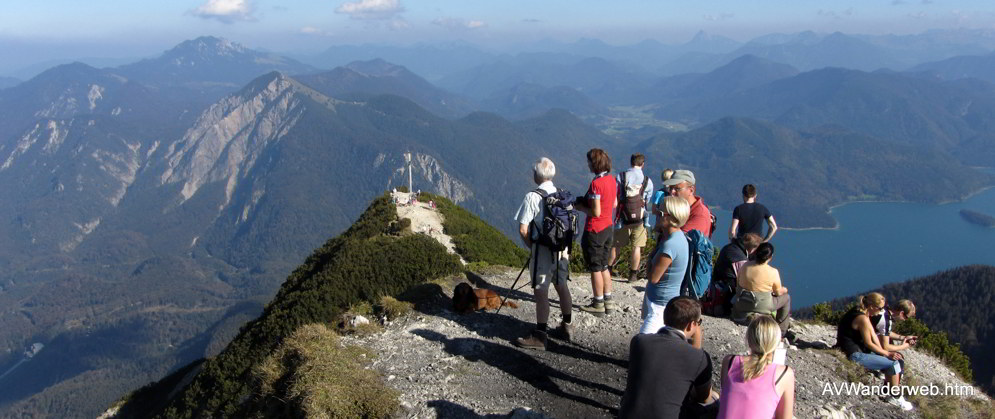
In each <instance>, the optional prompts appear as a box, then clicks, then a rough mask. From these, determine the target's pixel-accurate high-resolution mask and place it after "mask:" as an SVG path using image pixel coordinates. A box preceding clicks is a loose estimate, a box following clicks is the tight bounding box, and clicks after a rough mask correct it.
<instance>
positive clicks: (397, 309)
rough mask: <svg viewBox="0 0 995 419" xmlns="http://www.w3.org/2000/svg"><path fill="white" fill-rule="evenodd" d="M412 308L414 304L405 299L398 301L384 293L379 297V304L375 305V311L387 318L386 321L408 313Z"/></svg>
mask: <svg viewBox="0 0 995 419" xmlns="http://www.w3.org/2000/svg"><path fill="white" fill-rule="evenodd" d="M412 308H414V304H411V303H409V302H405V301H398V300H397V299H396V298H394V297H391V296H389V295H385V296H383V297H381V298H380V304H379V305H378V306H377V311H378V313H379V314H381V315H382V316H383V317H384V318H385V319H387V321H393V320H394V319H397V318H398V317H401V316H404V315H406V314H408V313H410V312H411V309H412Z"/></svg>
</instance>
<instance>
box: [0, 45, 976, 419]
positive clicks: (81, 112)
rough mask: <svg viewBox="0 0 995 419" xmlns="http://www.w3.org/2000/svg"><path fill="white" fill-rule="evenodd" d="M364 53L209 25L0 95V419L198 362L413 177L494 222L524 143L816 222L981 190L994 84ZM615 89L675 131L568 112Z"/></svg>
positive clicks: (569, 165) (779, 67)
mask: <svg viewBox="0 0 995 419" xmlns="http://www.w3.org/2000/svg"><path fill="white" fill-rule="evenodd" d="M712 41H714V42H715V45H714V48H715V49H716V50H720V49H723V48H727V47H729V45H728V43H727V42H724V41H723V40H721V39H713V40H712ZM697 42H702V43H706V42H710V41H709V40H708V39H705V38H702V39H699V40H698V41H697ZM723 45H724V46H723ZM651 46H652V45H643V47H651ZM460 48H462V47H460ZM458 49H459V48H457V50H458ZM417 50H418V49H417V48H415V49H413V50H412V51H417ZM357 51H358V50H354V52H356V53H358V52H357ZM398 51H400V50H398ZM439 51H442V50H437V53H439V54H442V52H439ZM398 53H400V52H398ZM426 57H428V56H426ZM375 58H376V57H371V58H370V60H369V61H359V62H353V61H350V62H348V63H345V64H344V65H343V66H342V67H338V68H334V69H332V70H328V71H322V70H319V69H317V68H315V67H310V66H308V65H306V64H302V63H300V62H298V61H295V60H293V59H289V58H284V57H279V56H274V55H272V54H267V53H262V52H258V51H253V50H251V49H248V48H245V47H243V46H241V45H238V44H235V43H232V42H229V41H226V40H222V39H218V38H212V37H204V38H198V39H195V40H192V41H187V42H184V43H182V44H180V45H178V46H177V47H176V48H173V49H171V50H169V51H167V52H165V53H164V54H163V55H162V56H160V57H158V58H152V59H147V60H143V61H140V62H138V63H134V64H129V65H124V66H120V67H115V68H104V69H97V68H93V67H90V66H87V65H85V64H81V63H75V64H67V65H63V66H59V67H55V68H52V69H49V70H47V71H45V72H43V73H41V74H39V75H38V76H36V77H34V78H32V79H30V80H27V81H24V82H21V83H19V84H17V85H14V86H12V87H8V88H6V89H3V90H0V113H2V114H3V115H4V116H5V117H4V118H3V119H0V193H2V194H3V196H5V197H6V198H5V199H4V200H3V201H2V202H0V267H2V268H4V269H3V270H2V273H0V307H4V309H3V310H2V311H0V374H4V373H5V372H9V373H6V374H4V375H2V376H0V412H3V414H5V415H6V414H10V415H15V414H30V413H39V414H44V415H50V416H61V417H71V416H95V414H97V413H98V412H99V411H100V410H101V409H103V408H104V407H106V404H107V403H109V401H111V400H114V399H116V398H117V397H119V396H120V395H121V394H123V393H124V392H126V391H127V390H128V389H131V388H135V387H137V385H140V384H142V383H145V382H149V381H152V380H154V379H158V378H160V377H162V376H164V375H165V374H167V373H168V372H170V371H173V370H175V369H176V368H179V367H180V366H183V365H187V364H188V363H189V362H190V361H192V360H195V359H198V358H202V357H205V356H211V355H215V354H217V352H218V351H219V350H221V348H223V347H224V345H225V343H227V341H228V340H230V339H231V338H232V337H233V336H235V335H236V334H238V332H239V327H240V326H241V325H242V324H243V323H244V322H245V321H247V320H248V319H252V318H255V317H256V316H257V315H258V314H259V313H260V312H262V310H263V303H264V302H265V301H269V298H270V297H271V296H272V295H273V293H275V292H276V291H277V289H278V288H279V286H280V282H281V281H282V280H284V278H286V277H287V275H288V273H290V272H291V269H293V268H294V267H296V266H298V265H299V264H300V262H301V261H302V260H304V258H305V257H306V256H307V255H308V254H309V252H311V250H312V249H314V248H316V247H319V246H321V244H322V243H324V242H325V241H326V240H327V239H328V238H329V237H333V236H335V235H336V234H338V233H339V232H341V231H343V230H344V229H345V228H346V227H348V226H349V225H350V224H351V223H352V221H353V220H355V219H356V217H358V216H359V215H360V213H361V211H362V210H363V209H364V208H365V206H366V204H367V203H368V202H369V201H370V200H371V199H373V198H374V197H376V196H379V195H381V194H382V193H383V191H385V190H390V189H391V188H394V187H399V186H402V185H406V184H407V179H408V176H409V173H410V175H411V177H412V178H413V180H414V188H415V189H421V190H425V191H431V192H433V193H437V194H439V195H442V196H445V197H446V198H448V199H451V200H452V201H454V202H456V203H457V204H459V205H461V206H463V207H465V208H467V209H468V210H470V211H472V212H473V213H475V214H477V215H479V216H481V217H482V218H483V219H484V220H486V221H488V222H490V223H492V224H493V225H495V226H497V228H498V229H499V230H501V231H502V232H504V233H505V234H506V235H508V236H513V235H514V234H515V226H514V225H513V223H512V222H511V217H512V215H513V214H514V211H515V209H516V208H517V206H518V204H519V203H520V202H521V197H522V194H523V193H525V192H526V191H528V190H530V189H531V188H533V187H534V184H533V182H532V179H531V173H530V170H531V165H532V164H533V163H534V161H535V160H536V159H537V158H538V157H539V156H548V157H550V158H552V159H553V160H554V161H555V162H556V165H557V177H556V183H557V185H558V186H560V187H562V188H565V189H568V190H570V191H573V192H574V193H575V194H578V195H579V194H582V193H583V192H584V191H585V190H586V187H587V183H588V181H589V179H590V178H591V176H592V174H591V173H589V172H588V170H587V167H586V161H585V157H584V153H585V152H586V151H587V150H588V149H590V148H593V147H601V148H604V149H605V150H607V151H608V152H609V153H610V155H611V156H612V157H613V159H614V162H615V168H616V169H620V168H624V167H625V166H627V164H626V162H627V160H628V156H629V154H630V153H632V152H633V151H641V152H643V153H645V154H646V155H647V156H648V158H649V161H650V165H651V168H652V170H651V172H655V171H656V170H658V169H660V168H662V167H675V168H690V169H693V170H695V171H696V174H697V175H698V176H699V178H700V179H701V181H702V192H703V194H704V197H705V199H706V202H707V203H708V204H709V205H716V204H717V205H718V206H721V207H723V208H728V207H731V205H733V204H734V203H735V201H737V200H738V188H739V187H740V186H741V185H742V183H744V182H745V181H755V182H756V183H758V184H761V185H765V188H766V189H765V191H768V192H766V193H765V200H766V201H767V202H769V203H771V204H772V205H777V207H778V220H779V221H780V222H781V223H782V225H785V226H828V225H832V219H831V218H829V216H828V215H825V210H826V209H827V208H828V207H829V206H831V205H835V204H838V203H841V202H845V201H848V200H852V199H856V198H858V197H859V198H866V197H867V196H872V197H875V198H879V199H896V200H915V201H928V202H935V201H937V200H944V199H956V198H959V197H962V196H964V195H966V194H968V193H970V192H972V191H974V190H976V189H978V188H980V187H983V186H986V185H991V184H992V183H995V182H993V179H991V177H990V176H988V175H984V174H982V173H979V172H977V171H974V170H971V169H969V168H967V167H966V164H975V163H977V162H978V161H982V159H983V158H984V157H985V156H987V154H985V153H991V150H992V148H991V147H990V146H991V144H992V143H991V136H990V134H986V133H987V132H992V131H991V130H988V129H987V128H988V127H991V124H993V121H995V114H993V113H992V112H991V110H992V109H993V108H992V107H991V105H990V104H991V103H992V101H993V100H995V93H993V91H995V88H993V87H992V86H991V85H990V84H988V83H987V82H984V81H980V80H954V81H943V80H936V79H935V78H934V79H931V78H923V77H922V76H921V75H916V74H912V73H909V74H904V73H893V72H875V73H866V72H862V71H856V70H843V69H824V70H816V71H808V72H800V71H799V69H798V67H793V66H791V65H787V64H781V63H776V62H772V61H770V60H766V59H763V58H760V57H757V56H743V57H738V59H735V60H732V62H730V63H727V65H726V66H724V67H720V68H717V69H715V70H714V71H711V72H707V73H694V74H685V75H681V76H675V77H660V76H653V75H651V74H649V73H646V72H643V71H642V70H633V69H632V67H628V66H626V65H624V64H619V63H618V62H615V61H611V60H608V59H603V58H591V57H578V56H577V55H574V54H571V53H569V52H557V53H555V54H539V55H528V54H522V55H519V56H513V57H502V58H501V59H502V60H506V64H502V65H496V66H492V67H486V66H481V65H482V64H484V62H485V61H483V60H480V61H478V62H473V63H471V61H473V60H474V59H475V58H474V57H473V56H467V57H463V58H462V59H463V60H464V64H465V65H464V68H463V70H464V72H462V73H458V77H457V76H454V77H453V78H449V79H447V80H449V83H450V84H449V85H450V86H462V87H460V88H459V90H460V91H459V92H455V93H454V92H450V91H447V90H445V89H444V88H442V87H438V86H435V85H433V84H432V83H430V82H428V81H427V79H425V78H422V77H421V76H420V75H418V73H417V72H415V71H410V70H408V67H406V66H402V65H398V64H395V63H391V62H389V61H385V60H377V59H375ZM450 58H452V57H450ZM492 58H493V57H491V58H490V59H492ZM440 60H441V58H440ZM486 62H490V61H486ZM529 62H535V63H536V64H535V66H534V67H530V64H529ZM471 64H472V65H471ZM453 70H454V73H453V74H457V73H456V71H457V70H459V68H456V67H454V68H453ZM505 71H509V72H510V73H509V72H505ZM558 72H559V73H558ZM478 81H479V82H480V83H481V84H477V83H478ZM461 93H462V95H461ZM464 95H465V96H464ZM623 105H625V106H639V107H641V108H640V112H645V117H646V118H647V119H649V118H654V117H655V118H658V119H659V120H670V121H682V122H685V123H686V126H688V127H690V129H689V130H686V132H674V131H673V130H668V129H664V128H656V125H653V124H651V123H648V122H647V121H636V122H632V123H633V124H635V125H634V126H635V127H636V128H637V129H634V130H632V131H630V135H626V136H611V135H608V134H606V133H605V132H606V131H608V129H607V128H606V125H598V126H593V125H591V124H590V123H589V122H592V121H593V123H598V124H601V123H603V122H604V121H608V122H607V123H608V124H611V123H614V122H612V121H614V120H615V119H617V118H616V117H615V113H616V112H618V111H617V109H615V108H616V107H619V106H623ZM564 109H566V110H564ZM486 111H491V112H486ZM495 111H496V112H500V113H501V114H502V115H498V114H495V113H492V112H495ZM654 112H655V113H656V115H652V113H654ZM592 116H598V117H599V118H591V117H592ZM581 117H583V118H581ZM875 121H877V122H878V123H879V124H883V126H881V127H879V126H877V125H875V124H874V122H875ZM650 122H652V121H650ZM744 156H746V157H748V158H746V159H744V158H743V157H744ZM409 157H410V163H408V160H409ZM923 171H927V172H929V173H939V174H942V175H939V176H932V177H929V178H927V179H923V178H921V177H919V176H916V172H918V173H922V172H923ZM746 172H749V173H751V175H750V176H752V177H749V178H747V177H744V175H743V173H746ZM843 174H846V176H844V175H843ZM654 177H655V174H654ZM868 179H874V182H868V181H867V180H868ZM912 180H915V183H912ZM938 190H940V191H943V192H942V193H939V194H937V193H935V191H938ZM923 191H934V193H924V192H923ZM776 195H781V196H779V197H778V196H776ZM36 342H37V343H43V344H44V345H45V348H44V349H43V350H41V351H40V352H38V353H37V354H35V355H33V356H32V357H31V358H30V359H26V358H24V357H23V356H22V354H23V349H24V348H25V347H27V346H28V345H31V344H32V343H36Z"/></svg>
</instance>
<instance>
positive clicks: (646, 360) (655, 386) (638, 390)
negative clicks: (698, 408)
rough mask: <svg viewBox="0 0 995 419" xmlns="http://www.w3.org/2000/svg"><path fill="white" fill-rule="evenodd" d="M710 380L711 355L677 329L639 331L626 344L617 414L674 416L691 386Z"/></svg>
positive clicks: (625, 416) (625, 415)
mask: <svg viewBox="0 0 995 419" xmlns="http://www.w3.org/2000/svg"><path fill="white" fill-rule="evenodd" d="M711 381H712V359H711V357H709V356H708V353H706V352H705V351H703V350H701V349H697V348H695V347H693V346H691V344H690V343H688V342H687V341H686V340H684V338H683V337H682V336H681V335H680V334H679V333H677V332H676V331H673V330H670V329H668V328H663V329H661V330H660V332H659V333H653V334H639V335H636V336H635V337H633V338H632V342H631V343H630V344H629V377H628V379H627V381H626V385H625V394H623V395H622V406H621V408H620V409H619V417H620V418H673V419H677V418H679V417H680V415H681V407H682V406H684V405H685V404H688V403H691V402H690V401H688V400H687V398H688V395H689V393H690V392H691V389H692V388H694V387H698V386H703V385H705V384H709V385H710V384H711Z"/></svg>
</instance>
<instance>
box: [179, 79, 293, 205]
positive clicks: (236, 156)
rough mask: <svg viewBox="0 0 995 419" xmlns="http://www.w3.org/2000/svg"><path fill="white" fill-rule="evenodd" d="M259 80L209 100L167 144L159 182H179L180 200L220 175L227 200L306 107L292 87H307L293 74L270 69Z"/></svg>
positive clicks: (217, 179) (188, 196) (186, 198)
mask: <svg viewBox="0 0 995 419" xmlns="http://www.w3.org/2000/svg"><path fill="white" fill-rule="evenodd" d="M257 86H258V87H257V88H249V89H247V91H245V93H243V94H241V95H232V96H228V97H226V98H225V99H223V100H221V101H220V102H218V103H217V104H215V105H213V106H211V107H210V109H208V110H207V111H205V112H204V113H203V114H202V115H201V117H200V118H199V119H198V120H197V123H196V124H194V126H193V127H191V128H190V129H189V130H187V132H186V134H184V136H183V139H182V140H180V141H179V142H177V143H174V144H173V145H171V146H170V150H169V153H168V154H167V155H166V161H167V168H166V169H165V171H164V172H163V173H162V175H161V177H160V179H161V183H162V184H170V183H182V184H183V189H182V191H181V192H180V193H181V195H182V200H183V201H186V200H188V199H190V198H191V197H192V196H193V195H194V194H195V193H197V190H198V189H200V187H201V186H203V185H204V184H206V183H210V182H215V181H219V180H224V181H226V186H225V200H224V204H225V205H227V204H228V202H229V201H230V200H231V196H232V193H233V192H234V190H235V187H236V185H237V184H238V181H239V180H240V178H241V177H242V176H244V175H245V173H246V172H247V171H248V169H250V168H251V167H252V166H253V165H254V164H255V162H256V160H257V159H258V158H259V156H260V155H261V154H262V153H263V151H264V150H265V149H266V147H267V146H269V145H270V144H271V143H273V142H276V141H279V140H280V138H282V137H283V136H284V135H286V133H287V132H288V131H289V130H290V129H291V128H293V127H294V125H295V124H296V123H297V120H298V119H299V118H300V115H301V113H302V112H304V106H303V105H302V103H301V99H300V97H298V96H297V95H296V93H298V92H300V91H301V90H302V89H307V88H306V87H303V86H301V85H300V84H298V83H297V82H295V81H293V80H292V79H290V78H288V77H286V76H283V75H282V74H274V75H273V77H271V78H270V79H269V80H263V81H260V83H258V84H257Z"/></svg>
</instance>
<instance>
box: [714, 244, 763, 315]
mask: <svg viewBox="0 0 995 419" xmlns="http://www.w3.org/2000/svg"><path fill="white" fill-rule="evenodd" d="M762 241H763V239H762V238H761V237H760V236H758V235H756V234H754V233H746V234H744V235H743V237H740V238H738V239H736V240H732V241H730V242H729V244H727V245H725V246H722V250H719V256H718V258H717V259H716V260H715V268H714V269H713V270H712V285H711V287H712V288H711V289H712V293H711V295H709V298H708V303H707V304H706V305H707V306H709V308H711V310H709V312H710V314H712V315H716V316H725V315H729V313H731V312H732V296H733V295H734V294H735V293H736V278H737V276H738V275H739V271H740V270H741V269H742V268H743V265H745V264H746V262H747V260H748V259H749V257H750V255H751V254H752V253H753V252H754V251H756V250H757V246H759V245H760V243H761V242H762Z"/></svg>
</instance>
